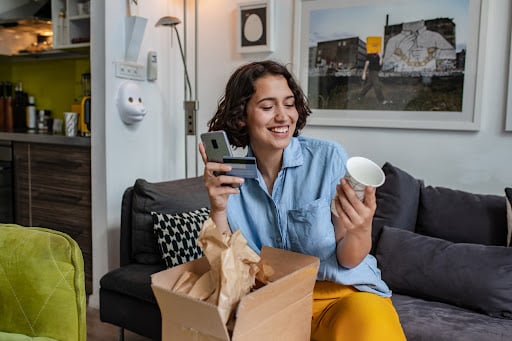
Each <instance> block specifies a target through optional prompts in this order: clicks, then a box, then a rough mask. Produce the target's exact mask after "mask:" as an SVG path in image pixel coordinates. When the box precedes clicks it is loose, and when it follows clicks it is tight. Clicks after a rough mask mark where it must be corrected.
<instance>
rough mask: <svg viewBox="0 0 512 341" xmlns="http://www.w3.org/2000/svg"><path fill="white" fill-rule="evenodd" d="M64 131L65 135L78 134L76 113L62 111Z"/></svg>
mask: <svg viewBox="0 0 512 341" xmlns="http://www.w3.org/2000/svg"><path fill="white" fill-rule="evenodd" d="M64 131H65V133H66V136H76V135H77V134H78V113H76V112H65V113H64Z"/></svg>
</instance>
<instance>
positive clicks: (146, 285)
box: [100, 264, 165, 304]
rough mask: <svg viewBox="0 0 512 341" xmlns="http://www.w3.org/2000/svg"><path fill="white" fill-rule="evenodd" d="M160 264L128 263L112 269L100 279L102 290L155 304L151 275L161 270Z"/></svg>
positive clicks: (162, 267)
mask: <svg viewBox="0 0 512 341" xmlns="http://www.w3.org/2000/svg"><path fill="white" fill-rule="evenodd" d="M164 269H165V266H164V265H162V264H157V265H148V264H130V265H126V266H122V267H120V268H117V269H115V270H112V271H110V272H108V273H107V274H105V275H104V276H103V277H102V278H101V280H100V286H101V289H102V290H110V291H115V292H118V293H121V294H123V295H127V296H131V297H134V298H137V299H141V300H144V301H146V302H150V303H154V304H157V302H156V298H155V296H154V295H153V290H152V289H151V275H152V274H154V273H156V272H159V271H162V270H164Z"/></svg>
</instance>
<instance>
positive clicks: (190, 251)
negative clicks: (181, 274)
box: [151, 207, 210, 268]
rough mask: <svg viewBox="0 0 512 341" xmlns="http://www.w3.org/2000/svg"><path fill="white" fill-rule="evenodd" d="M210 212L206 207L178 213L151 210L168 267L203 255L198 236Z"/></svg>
mask: <svg viewBox="0 0 512 341" xmlns="http://www.w3.org/2000/svg"><path fill="white" fill-rule="evenodd" d="M209 212H210V210H209V209H208V208H206V207H204V208H201V209H198V210H195V211H190V212H183V213H177V214H165V213H158V212H151V216H152V217H153V230H154V232H155V235H156V237H157V240H158V247H159V249H160V252H161V254H162V259H163V260H164V261H165V263H166V265H167V267H168V268H171V267H173V266H176V265H179V264H183V263H186V262H189V261H191V260H194V259H197V258H199V257H201V256H202V254H203V252H202V250H201V248H200V247H199V246H198V245H197V238H198V237H199V231H201V227H202V225H203V222H204V221H206V220H207V219H208V216H209Z"/></svg>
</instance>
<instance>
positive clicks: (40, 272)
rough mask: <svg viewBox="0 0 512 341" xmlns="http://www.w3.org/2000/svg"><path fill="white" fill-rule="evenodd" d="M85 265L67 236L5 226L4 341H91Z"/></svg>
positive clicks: (0, 230)
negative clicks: (88, 334) (88, 327)
mask: <svg viewBox="0 0 512 341" xmlns="http://www.w3.org/2000/svg"><path fill="white" fill-rule="evenodd" d="M86 338H87V331H86V297H85V282H84V264H83V258H82V252H81V250H80V248H79V247H78V244H77V243H76V242H75V241H74V240H73V239H72V238H71V237H69V236H68V235H67V234H65V233H62V232H59V231H54V230H50V229H45V228H40V227H30V228H29V227H23V226H19V225H13V224H0V341H4V340H5V341H7V340H9V341H18V340H23V341H25V340H27V341H28V340H37V341H49V340H59V341H74V340H77V341H85V340H86Z"/></svg>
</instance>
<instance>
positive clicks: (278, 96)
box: [246, 74, 299, 158]
mask: <svg viewBox="0 0 512 341" xmlns="http://www.w3.org/2000/svg"><path fill="white" fill-rule="evenodd" d="M254 90H255V91H254V94H253V95H252V96H251V99H250V100H249V102H248V104H247V120H246V125H247V129H248V133H249V137H250V144H251V148H252V150H253V152H254V154H255V155H256V157H258V158H261V157H262V156H264V155H272V154H275V153H281V154H282V152H283V150H284V149H285V148H286V147H287V146H288V144H290V140H291V138H292V137H293V133H294V132H295V127H296V124H297V119H298V117H299V113H298V112H297V109H296V107H295V98H294V95H293V92H292V90H291V89H290V87H289V86H288V83H287V81H286V79H285V78H284V77H283V76H280V75H279V76H276V75H270V74H269V75H266V76H263V77H261V78H259V79H257V80H256V81H255V82H254Z"/></svg>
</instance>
